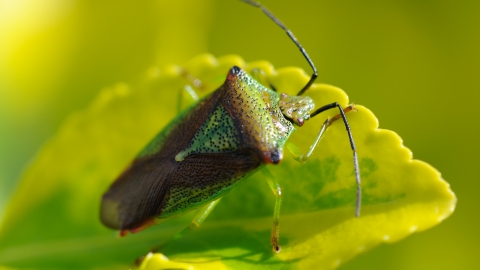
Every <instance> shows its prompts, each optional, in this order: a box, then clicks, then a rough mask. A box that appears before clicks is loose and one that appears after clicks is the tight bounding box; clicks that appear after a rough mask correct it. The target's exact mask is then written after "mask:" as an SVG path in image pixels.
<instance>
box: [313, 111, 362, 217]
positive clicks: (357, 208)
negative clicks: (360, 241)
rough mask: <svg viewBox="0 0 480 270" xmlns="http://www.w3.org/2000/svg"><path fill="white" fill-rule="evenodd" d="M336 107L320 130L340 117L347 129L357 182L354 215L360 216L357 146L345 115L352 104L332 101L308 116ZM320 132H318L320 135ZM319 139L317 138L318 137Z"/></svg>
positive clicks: (360, 191) (360, 192)
mask: <svg viewBox="0 0 480 270" xmlns="http://www.w3.org/2000/svg"><path fill="white" fill-rule="evenodd" d="M334 108H338V109H339V110H340V114H337V115H335V116H334V117H332V118H329V119H327V121H326V122H325V123H324V126H325V127H322V130H325V129H326V128H327V127H328V126H330V125H331V124H332V123H333V122H334V121H336V120H338V119H340V118H342V120H343V123H344V124H345V129H346V130H347V133H348V140H349V141H350V147H351V148H352V152H353V168H354V171H355V181H356V183H357V191H356V199H355V216H356V217H359V216H360V206H361V201H362V189H361V186H360V183H361V180H360V169H359V166H358V156H357V148H356V147H355V142H354V141H353V136H352V132H351V131H350V125H349V124H348V121H347V117H346V116H345V113H346V112H349V111H351V110H355V109H354V106H353V105H350V106H348V107H346V108H345V109H343V108H342V106H341V105H340V104H338V102H334V103H331V104H327V105H325V106H322V107H320V108H318V109H316V110H315V111H314V112H313V113H311V114H310V118H312V117H315V116H316V115H318V114H320V113H321V112H324V111H327V110H330V109H334ZM321 135H322V134H320V137H321ZM318 140H319V139H318Z"/></svg>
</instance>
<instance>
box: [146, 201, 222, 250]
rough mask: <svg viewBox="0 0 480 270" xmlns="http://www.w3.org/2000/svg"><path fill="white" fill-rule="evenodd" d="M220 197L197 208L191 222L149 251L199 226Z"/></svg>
mask: <svg viewBox="0 0 480 270" xmlns="http://www.w3.org/2000/svg"><path fill="white" fill-rule="evenodd" d="M220 199H221V198H220ZM220 199H216V200H215V201H213V202H210V203H209V204H207V205H205V206H203V207H202V208H200V209H199V210H198V214H197V215H195V217H194V218H193V220H192V222H190V225H188V226H187V227H186V228H185V229H183V230H181V231H180V232H179V233H177V234H175V235H174V236H173V237H172V238H170V239H169V240H167V242H165V243H163V244H161V245H159V246H156V247H154V248H152V250H151V252H155V251H158V250H159V249H160V248H163V247H165V246H167V245H169V244H171V243H172V242H174V241H175V240H177V239H180V238H182V237H183V236H185V235H186V234H188V233H189V232H191V231H193V230H195V229H197V228H198V227H200V225H202V223H203V222H204V221H205V219H206V218H207V217H208V215H209V214H210V213H211V212H212V210H213V209H214V208H215V206H216V205H217V204H218V202H219V201H220Z"/></svg>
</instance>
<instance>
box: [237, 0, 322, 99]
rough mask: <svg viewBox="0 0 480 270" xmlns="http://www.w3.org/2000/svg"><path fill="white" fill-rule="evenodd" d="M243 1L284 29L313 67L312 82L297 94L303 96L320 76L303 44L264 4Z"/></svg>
mask: <svg viewBox="0 0 480 270" xmlns="http://www.w3.org/2000/svg"><path fill="white" fill-rule="evenodd" d="M241 1H243V2H245V3H247V4H249V5H251V6H254V7H257V8H259V9H261V10H262V11H263V13H265V14H266V15H267V16H268V17H269V18H270V19H271V20H272V21H273V22H274V23H275V24H276V25H278V26H280V28H282V29H283V30H284V31H285V32H286V33H287V35H288V37H290V39H291V40H292V41H293V42H294V43H295V45H296V46H297V48H298V49H299V50H300V52H301V53H302V55H303V57H305V59H306V60H307V62H308V64H309V65H310V67H312V69H313V74H312V77H310V80H309V81H308V83H307V84H306V85H305V86H304V87H303V88H302V90H300V92H298V94H297V96H301V95H303V94H304V93H305V91H307V90H308V89H309V88H310V86H312V84H313V82H315V79H317V76H318V74H317V68H316V67H315V64H314V63H313V61H312V59H310V56H308V53H307V51H305V49H304V48H303V46H302V44H300V42H298V40H297V38H296V37H295V36H294V35H293V33H292V31H290V30H289V29H288V28H287V27H286V26H285V24H283V23H282V21H280V19H278V18H277V17H276V16H275V15H273V13H272V12H271V11H270V10H268V9H267V8H266V7H264V6H262V4H260V3H258V2H256V1H252V0H241Z"/></svg>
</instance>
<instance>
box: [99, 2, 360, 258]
mask: <svg viewBox="0 0 480 270" xmlns="http://www.w3.org/2000/svg"><path fill="white" fill-rule="evenodd" d="M242 1H243V2H246V3H247V4H250V5H252V6H254V7H257V8H260V9H261V10H262V11H263V12H264V13H265V14H266V15H267V16H268V17H269V18H270V19H271V20H272V21H273V22H275V23H276V24H277V25H278V26H279V27H281V28H282V29H283V30H284V31H285V32H286V33H287V35H288V36H289V37H290V39H291V40H292V41H293V42H294V43H295V44H296V46H297V47H298V48H299V49H300V51H301V52H302V54H303V56H304V57H305V59H306V60H307V61H308V63H309V64H310V66H311V67H312V69H313V74H312V76H311V78H310V80H309V81H308V83H307V84H306V85H305V86H304V87H303V89H301V90H300V91H299V92H298V94H297V95H296V96H290V95H287V94H279V93H277V92H276V91H274V90H271V89H269V88H267V87H265V86H263V85H261V84H260V83H258V82H257V81H256V80H254V79H253V78H252V77H251V76H250V75H248V74H247V73H246V72H245V71H243V70H242V69H240V68H239V67H232V68H231V69H230V71H229V72H228V74H227V78H226V80H225V83H224V84H223V85H222V86H220V87H219V88H218V89H217V90H215V91H214V92H213V93H211V94H210V95H208V96H206V97H205V98H203V99H201V100H200V101H198V102H197V103H196V104H195V105H194V106H192V107H190V108H189V109H187V110H186V111H184V112H182V113H181V114H180V115H179V116H178V117H177V118H175V119H174V120H173V121H172V122H171V123H170V124H168V125H167V126H166V127H165V128H164V129H163V130H162V131H161V132H160V133H159V134H158V135H157V136H156V137H155V138H154V139H153V140H152V141H151V142H150V143H149V144H148V145H147V146H146V147H145V148H144V149H143V150H142V151H141V152H140V153H139V155H138V156H137V157H136V158H135V160H134V161H133V162H132V164H131V165H130V166H129V167H128V168H127V169H126V170H125V171H124V172H123V173H122V174H121V175H120V176H119V177H118V179H117V180H116V181H115V182H114V183H113V184H112V185H111V186H110V188H109V190H108V191H107V192H106V193H105V194H104V195H103V198H102V206H101V220H102V222H103V224H105V225H106V226H107V227H110V228H112V229H118V230H120V231H121V234H122V235H125V234H126V233H127V232H128V231H130V232H132V233H134V232H138V231H140V230H142V229H144V228H146V227H148V226H150V225H152V224H154V223H158V222H159V221H163V220H166V219H169V218H172V217H177V216H179V215H182V214H185V213H187V212H189V211H191V210H194V209H200V210H199V213H198V214H197V215H196V216H195V218H194V220H193V221H192V223H191V225H190V226H188V227H187V228H185V229H184V230H183V231H181V232H180V233H179V234H177V235H176V236H174V239H176V238H178V237H180V236H182V235H184V234H186V233H188V232H190V231H192V230H194V229H196V228H197V227H199V226H200V224H201V223H202V222H203V221H204V220H205V218H206V217H207V216H208V214H209V213H210V212H211V211H212V209H213V208H214V206H215V205H216V204H217V203H218V202H219V200H220V198H221V197H222V196H224V195H225V194H226V193H227V192H228V191H229V190H230V189H232V188H233V187H234V186H235V185H236V184H237V183H238V182H239V181H240V180H242V179H244V178H246V177H247V176H249V175H251V174H252V173H255V172H256V171H257V170H258V169H259V168H261V167H263V166H264V165H266V164H278V163H280V161H281V160H282V158H283V149H284V146H285V143H286V142H287V140H288V138H289V136H290V134H291V133H292V132H293V131H294V129H295V126H298V127H301V126H302V125H303V124H304V123H305V121H307V120H308V119H310V118H312V117H315V116H317V115H318V114H320V113H321V112H323V111H326V110H330V109H335V108H337V109H338V110H339V114H337V115H336V116H334V117H332V118H328V119H327V120H326V121H325V122H324V123H323V125H322V126H321V127H320V131H319V133H318V135H317V137H316V138H315V140H314V142H313V144H312V145H311V147H310V150H309V151H308V152H307V153H306V154H304V155H297V154H295V153H293V152H292V154H294V157H295V158H296V159H297V160H299V161H302V162H303V161H306V160H307V159H308V157H309V156H310V155H311V154H312V152H313V150H314V149H315V147H316V146H317V144H318V142H319V141H320V139H321V138H322V136H323V134H324V133H325V130H326V129H327V128H328V127H329V126H330V125H331V124H332V123H333V122H334V121H336V120H339V119H341V120H343V123H344V124H345V127H346V131H347V134H348V139H349V141H350V145H351V148H352V151H353V167H354V172H355V177H356V182H357V194H356V195H357V198H356V215H357V216H358V215H359V214H360V174H359V167H358V158H357V153H356V149H355V144H354V141H353V137H352V134H351V132H350V127H349V125H348V121H347V118H346V116H345V113H347V112H349V111H351V110H352V109H353V106H352V105H350V106H348V107H346V108H342V107H341V106H340V104H338V103H337V102H334V103H331V104H327V105H324V106H321V107H319V108H317V109H315V104H314V102H313V100H312V99H311V98H310V97H308V96H305V95H304V94H305V93H306V91H307V90H308V89H309V88H310V86H311V85H312V84H313V82H314V81H315V79H316V77H317V71H316V68H315V65H314V64H313V62H312V61H311V60H310V57H309V56H308V54H307V52H306V51H305V50H304V49H303V47H302V46H301V45H300V43H299V42H298V41H297V39H296V38H295V36H294V35H293V34H292V32H291V31H290V30H288V29H287V28H286V27H285V25H284V24H283V23H282V22H281V21H280V20H279V19H278V18H276V17H275V16H274V15H273V14H272V13H271V12H270V11H269V10H268V9H266V8H265V7H264V6H262V5H261V4H259V3H257V2H254V1H250V0H242ZM264 175H265V178H266V180H267V182H268V184H269V186H270V187H271V189H272V191H273V193H274V195H275V197H276V203H275V209H274V215H273V227H272V234H271V244H272V246H273V250H274V251H275V252H279V251H280V245H279V217H280V204H281V188H280V185H279V184H278V183H277V181H276V180H275V178H274V177H273V175H271V174H270V173H268V171H266V173H265V174H264Z"/></svg>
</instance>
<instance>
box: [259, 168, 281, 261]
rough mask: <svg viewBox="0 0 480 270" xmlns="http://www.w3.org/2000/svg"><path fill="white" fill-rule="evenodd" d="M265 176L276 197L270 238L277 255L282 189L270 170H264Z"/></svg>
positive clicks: (278, 249)
mask: <svg viewBox="0 0 480 270" xmlns="http://www.w3.org/2000/svg"><path fill="white" fill-rule="evenodd" d="M263 174H264V175H265V178H266V179H267V183H268V185H269V186H270V188H271V189H272V191H273V194H274V195H275V209H274V210H273V227H272V235H271V238H270V242H271V243H272V246H273V251H274V252H275V253H279V252H280V249H281V248H280V228H279V219H280V205H281V204H282V189H281V188H280V185H279V184H278V182H277V180H276V179H275V176H273V174H272V173H270V171H269V170H267V169H266V168H263Z"/></svg>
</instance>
